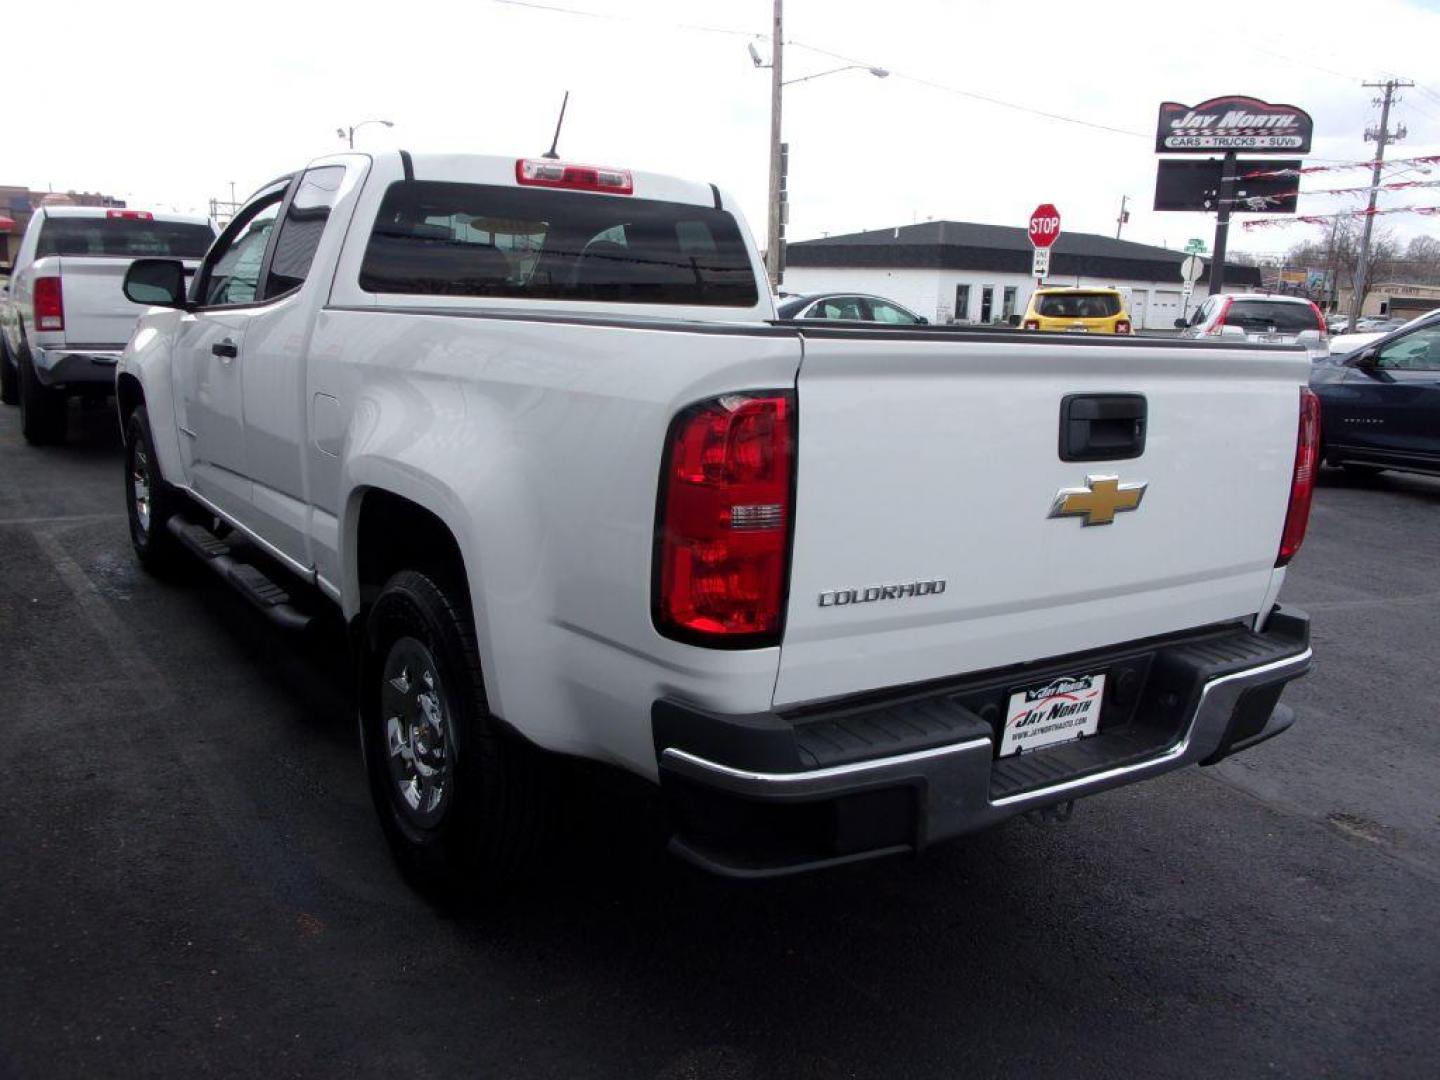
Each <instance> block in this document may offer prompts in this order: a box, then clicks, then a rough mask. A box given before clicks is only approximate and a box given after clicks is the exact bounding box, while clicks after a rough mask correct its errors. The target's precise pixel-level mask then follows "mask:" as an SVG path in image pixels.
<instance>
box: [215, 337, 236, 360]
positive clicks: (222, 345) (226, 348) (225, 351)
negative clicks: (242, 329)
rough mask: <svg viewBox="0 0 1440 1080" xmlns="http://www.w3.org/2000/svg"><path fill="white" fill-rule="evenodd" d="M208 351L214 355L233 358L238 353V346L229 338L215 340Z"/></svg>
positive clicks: (228, 358)
mask: <svg viewBox="0 0 1440 1080" xmlns="http://www.w3.org/2000/svg"><path fill="white" fill-rule="evenodd" d="M210 351H211V352H212V353H214V354H215V355H216V356H220V357H224V358H225V359H227V360H234V359H235V358H236V357H237V356H239V355H240V348H239V346H238V345H236V344H235V343H234V342H233V341H230V340H229V339H226V340H225V341H217V342H216V343H215V344H214V345H211V346H210Z"/></svg>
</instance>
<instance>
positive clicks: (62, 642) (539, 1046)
mask: <svg viewBox="0 0 1440 1080" xmlns="http://www.w3.org/2000/svg"><path fill="white" fill-rule="evenodd" d="M114 428H115V425H114V422H113V420H112V418H111V414H110V413H109V412H108V411H106V410H104V409H96V410H91V411H88V412H85V413H84V414H81V413H79V412H77V413H76V414H74V415H73V416H72V439H71V443H70V444H69V445H68V446H65V447H60V448H52V449H47V450H44V451H41V450H36V449H32V448H30V447H28V446H26V445H25V444H24V442H23V441H22V439H21V438H20V435H19V424H18V415H17V412H16V410H14V409H10V408H5V409H0V478H3V482H0V649H3V656H4V678H3V682H0V686H3V688H4V689H3V693H0V700H3V702H4V709H3V719H0V724H3V729H0V730H3V738H0V776H3V782H0V1077H40V1076H45V1077H55V1076H58V1077H82V1076H84V1077H90V1076H106V1075H121V1076H203V1075H225V1076H233V1075H256V1076H306V1077H313V1076H321V1075H380V1074H388V1075H399V1076H405V1077H413V1078H424V1077H442V1076H443V1077H449V1076H460V1075H477V1076H478V1075H484V1076H494V1077H529V1076H565V1077H591V1076H594V1077H602V1076H603V1077H610V1076H615V1077H660V1078H689V1077H720V1078H726V1080H731V1078H736V1080H738V1078H745V1077H802V1078H808V1077H832V1076H857V1077H871V1076H905V1077H932V1076H933V1077H958V1076H972V1075H973V1076H1001V1075H1008V1076H1027V1077H1031V1076H1057V1077H1090V1076H1094V1077H1100V1076H1105V1077H1111V1076H1136V1077H1143V1076H1205V1077H1214V1076H1247V1077H1248V1076H1304V1077H1311V1076H1356V1077H1360V1076H1363V1077H1384V1076H1413V1077H1422V1076H1423V1077H1433V1076H1435V1075H1437V1073H1440V722H1437V707H1436V701H1437V688H1436V679H1437V663H1436V661H1437V658H1440V649H1437V641H1440V573H1437V569H1436V567H1437V561H1436V557H1437V551H1436V539H1435V538H1436V535H1437V524H1440V481H1437V480H1431V479H1423V478H1418V477H1405V476H1401V475H1398V474H1387V475H1384V476H1381V477H1379V478H1376V479H1374V480H1372V481H1366V482H1361V481H1356V480H1354V479H1351V478H1349V477H1346V476H1343V475H1341V474H1339V473H1335V472H1329V471H1327V472H1326V473H1325V474H1324V476H1323V478H1322V486H1321V488H1320V490H1319V491H1318V493H1317V497H1316V505H1315V512H1314V518H1313V520H1312V523H1311V531H1310V538H1309V540H1308V542H1307V544H1306V547H1305V550H1304V552H1303V553H1302V554H1301V556H1300V558H1299V560H1298V561H1297V563H1296V564H1295V566H1294V568H1293V571H1292V574H1291V577H1290V579H1289V582H1288V583H1287V586H1286V591H1285V595H1284V600H1285V601H1287V602H1289V603H1293V604H1295V605H1298V606H1300V607H1304V608H1307V609H1308V610H1309V611H1310V612H1311V614H1312V615H1313V617H1314V631H1315V643H1314V644H1315V652H1316V656H1317V659H1318V667H1317V670H1316V672H1315V673H1314V674H1313V675H1312V676H1311V677H1310V678H1308V679H1307V680H1305V681H1303V682H1301V683H1299V684H1297V685H1295V686H1294V687H1292V688H1291V690H1290V691H1288V697H1287V700H1288V701H1289V702H1290V703H1291V704H1293V705H1295V706H1296V707H1297V710H1298V711H1299V713H1300V720H1299V722H1298V723H1297V724H1296V726H1295V727H1294V728H1293V729H1292V730H1291V731H1290V732H1289V733H1287V734H1286V735H1284V736H1283V737H1281V738H1279V739H1276V740H1274V741H1273V742H1270V743H1268V744H1266V745H1264V746H1261V747H1259V748H1258V749H1256V750H1254V751H1252V752H1250V753H1249V754H1246V755H1243V756H1240V757H1237V758H1235V759H1233V760H1231V761H1229V762H1226V763H1224V764H1222V765H1220V766H1218V767H1215V768H1211V769H1207V770H1196V769H1191V770H1189V771H1187V772H1183V773H1180V774H1176V775H1173V776H1170V777H1166V778H1163V779H1160V780H1157V781H1154V782H1151V783H1149V784H1142V785H1139V786H1136V787H1131V788H1127V789H1123V790H1121V791H1119V792H1114V793H1111V794H1107V795H1103V796H1100V797H1098V798H1096V799H1093V800H1090V801H1089V802H1086V803H1082V804H1081V805H1080V806H1078V807H1077V810H1076V814H1075V816H1074V818H1073V820H1072V821H1070V822H1069V823H1068V824H1066V825H1049V826H1043V827H1041V826H1035V825H1031V824H1029V823H1027V822H1024V821H1018V822H1014V823H1012V824H1010V825H1008V826H1006V827H1004V828H1002V829H1000V830H997V831H995V832H992V833H988V834H984V835H981V836H977V837H974V838H970V839H967V840H965V841H963V842H959V843H955V844H951V845H949V846H946V847H943V848H938V849H935V850H932V851H930V852H928V853H927V854H926V855H925V856H924V857H923V858H921V859H918V860H894V861H887V862H883V863H872V864H868V865H864V866H860V867H853V868H849V869H845V870H842V871H837V872H832V873H828V874H825V875H819V876H810V877H802V878H796V879H790V880H785V881H779V882H771V883H766V884H759V885H755V884H748V885H747V884H737V883H733V882H727V881H721V880H716V879H712V878H708V877H706V876H703V875H701V874H699V873H697V872H694V871H692V870H690V869H688V868H686V867H684V866H682V865H679V864H677V863H675V862H673V861H671V860H670V859H669V858H668V857H667V856H665V855H664V854H663V852H662V851H661V850H660V847H659V844H658V842H657V828H656V823H655V821H654V819H653V816H652V815H651V813H650V811H649V808H648V807H646V806H645V805H644V804H643V803H639V802H636V801H634V800H632V799H630V798H628V797H625V796H624V795H623V794H622V793H614V792H611V791H609V790H608V789H603V788H596V789H595V790H594V791H589V792H587V793H585V794H584V795H583V796H582V798H581V802H582V804H583V806H584V811H583V813H579V814H577V815H576V817H577V821H576V822H574V823H573V826H574V827H573V828H572V829H571V831H570V835H569V838H568V840H566V841H565V842H564V843H563V844H562V845H560V846H559V847H558V848H557V852H556V857H555V863H556V865H555V866H554V867H553V868H552V869H551V870H550V871H549V872H548V873H547V874H545V875H544V877H543V879H542V880H541V881H539V882H537V883H535V884H534V885H532V886H530V887H528V888H527V889H526V890H525V891H524V892H522V893H521V894H519V895H517V896H515V897H512V898H510V899H508V900H507V901H505V902H503V903H499V904H496V905H494V906H493V907H491V908H489V909H486V910H483V911H475V912H469V913H464V914H455V913H446V912H440V911H436V910H433V909H431V908H430V907H428V906H427V905H426V904H425V903H424V902H422V901H421V900H419V899H418V898H417V897H416V896H415V895H413V894H412V893H411V892H410V891H409V890H408V889H407V888H406V887H405V886H404V885H403V884H402V883H401V882H400V880H399V879H398V878H397V876H396V874H395V873H394V871H393V870H392V868H391V864H390V862H389V859H388V856H387V855H386V852H385V850H384V846H383V842H382V840H381V837H380V833H379V829H378V826H377V825H376V824H375V821H374V818H373V814H372V811H371V808H370V805H369V801H368V796H367V794H366V791H365V787H364V779H363V776H362V774H361V770H360V767H359V759H358V753H357V749H356V745H355V738H354V730H353V719H352V716H351V714H350V710H349V706H348V704H347V681H346V677H345V669H344V662H343V658H342V657H341V655H340V654H339V651H338V646H337V645H336V644H335V643H334V642H333V641H327V639H325V638H324V637H323V636H322V637H321V639H320V640H319V641H317V642H311V643H302V642H298V641H296V640H295V639H292V638H288V637H286V636H284V635H283V634H281V633H280V632H278V631H275V630H273V629H271V628H270V627H269V625H268V624H267V623H265V622H264V621H263V620H261V619H260V618H259V617H258V616H256V615H254V614H253V613H252V612H251V610H250V609H249V608H248V607H247V606H246V605H245V603H244V602H243V601H242V600H239V599H237V598H236V597H234V596H232V595H231V594H229V593H228V592H226V591H225V590H224V589H223V587H222V586H220V585H218V584H212V583H211V582H210V581H209V580H207V579H206V578H205V577H203V576H201V575H199V574H197V575H196V578H195V580H194V581H189V582H182V583H179V584H161V583H158V582H156V581H154V580H152V579H150V578H148V577H146V576H145V575H144V574H143V573H141V572H140V571H139V570H138V568H137V567H136V565H135V564H134V563H133V562H132V559H131V555H130V551H129V547H128V541H127V537H126V528H125V518H124V509H123V503H122V501H121V481H120V461H119V443H118V437H117V435H116V434H115V430H114Z"/></svg>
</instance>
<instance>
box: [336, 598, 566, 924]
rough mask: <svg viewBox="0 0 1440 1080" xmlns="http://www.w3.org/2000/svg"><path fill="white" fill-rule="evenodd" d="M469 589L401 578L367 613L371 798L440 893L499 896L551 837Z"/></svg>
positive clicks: (418, 872) (412, 872) (533, 754)
mask: <svg viewBox="0 0 1440 1080" xmlns="http://www.w3.org/2000/svg"><path fill="white" fill-rule="evenodd" d="M463 596H464V592H463V589H461V588H460V587H457V586H454V585H448V584H444V583H442V582H441V581H440V580H437V579H436V578H434V577H431V576H429V575H427V574H425V573H421V572H418V571H414V570H404V571H401V572H400V573H398V574H396V575H395V576H394V577H392V578H391V579H390V581H389V582H388V583H387V584H386V585H385V588H384V589H383V590H382V591H381V593H380V596H379V598H378V599H376V601H375V603H374V605H373V606H372V607H371V609H370V613H369V617H368V619H367V622H366V626H365V634H364V646H363V655H362V658H361V686H360V739H361V747H362V750H363V752H364V757H365V769H366V775H367V777H368V778H369V782H370V794H371V798H372V799H373V800H374V803H375V809H376V811H377V812H378V814H379V816H380V822H381V827H382V828H383V830H384V832H385V839H386V841H387V842H388V843H389V845H390V849H391V851H392V852H393V853H394V855H395V858H396V861H397V862H398V863H399V865H400V868H401V871H402V872H403V873H404V875H405V876H406V878H407V879H408V880H409V881H410V882H411V883H412V884H413V885H415V886H416V887H417V888H419V889H420V890H421V891H422V892H424V893H426V894H428V895H431V896H433V897H435V898H437V899H456V898H467V897H468V898H475V897H484V896H490V895H493V894H495V893H496V892H497V891H499V890H500V889H502V888H503V887H504V886H506V885H507V884H511V883H513V882H514V881H516V880H517V879H519V878H521V877H522V876H524V874H525V872H526V871H527V870H528V869H529V868H530V867H531V866H532V864H533V862H534V859H535V856H536V855H537V854H538V852H539V851H540V849H541V847H542V842H543V839H544V835H545V833H546V816H547V815H546V799H545V797H544V795H543V793H542V791H541V776H542V765H541V762H540V761H539V754H538V752H537V751H536V750H535V749H534V748H532V747H530V746H529V745H528V744H525V743H523V742H521V741H520V740H519V739H518V738H517V737H515V736H514V735H512V734H510V733H508V732H506V731H503V730H501V729H500V727H499V725H498V724H497V723H496V722H495V720H494V719H493V718H492V717H491V715H490V710H489V707H488V704H487V701H486V697H485V685H484V680H483V677H482V675H481V671H480V656H479V651H478V650H477V648H476V644H475V631H474V626H473V623H472V620H471V618H470V612H469V610H468V605H466V604H465V603H464V602H463V600H462V597H463ZM427 676H429V677H428V678H427ZM402 680H403V681H402ZM427 697H428V698H430V704H429V705H427V704H426V703H425V701H424V700H423V699H425V698H427ZM437 713H438V715H437ZM417 732H419V734H417ZM436 736H438V739H437V738H436ZM437 742H438V744H439V748H440V753H439V754H437V753H436V752H435V750H436V744H437ZM397 746H398V747H399V749H398V750H397V749H396V747H397ZM407 749H408V752H409V755H410V756H409V758H408V759H407V758H406V756H405V755H406V751H407ZM427 761H428V763H429V766H430V768H431V774H430V776H429V777H428V780H429V781H430V782H431V784H432V786H431V787H429V788H428V790H427V789H426V788H425V780H426V779H427V778H426V777H423V776H421V775H420V773H421V767H422V766H423V765H424V764H425V762H427ZM442 762H443V764H444V766H445V769H444V770H443V771H441V772H439V773H437V772H436V771H435V767H436V766H437V765H438V764H440V763H442ZM407 776H408V777H413V779H410V780H407V779H406V777H407ZM437 776H438V779H437ZM436 786H438V789H439V794H438V797H437V796H436V795H435V792H436Z"/></svg>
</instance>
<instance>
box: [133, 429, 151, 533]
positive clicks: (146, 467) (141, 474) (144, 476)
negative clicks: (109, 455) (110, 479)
mask: <svg viewBox="0 0 1440 1080" xmlns="http://www.w3.org/2000/svg"><path fill="white" fill-rule="evenodd" d="M130 490H131V496H130V497H131V498H132V499H133V500H134V502H135V521H136V523H137V524H138V525H139V526H140V533H141V535H142V536H149V535H150V455H149V454H147V453H146V452H145V444H144V443H143V442H140V441H137V442H136V443H135V448H134V450H133V451H132V453H131V455H130Z"/></svg>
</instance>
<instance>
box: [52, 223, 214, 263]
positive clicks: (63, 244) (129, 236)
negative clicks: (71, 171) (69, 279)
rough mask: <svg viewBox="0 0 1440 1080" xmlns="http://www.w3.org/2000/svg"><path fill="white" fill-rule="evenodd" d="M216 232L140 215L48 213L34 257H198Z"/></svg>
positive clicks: (202, 227) (204, 227) (203, 227)
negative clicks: (108, 216)
mask: <svg viewBox="0 0 1440 1080" xmlns="http://www.w3.org/2000/svg"><path fill="white" fill-rule="evenodd" d="M214 239H215V234H214V233H213V232H211V231H210V226H208V225H194V224H190V223H187V222H182V221H144V220H141V219H139V218H102V217H97V218H90V217H83V218H79V217H47V218H46V219H45V221H44V223H43V224H41V226H40V239H39V240H38V241H37V242H36V247H35V257H36V258H37V259H43V258H44V257H45V256H47V255H113V256H115V257H117V258H125V259H137V258H140V257H142V256H147V255H156V256H161V257H164V256H167V255H168V256H171V257H173V258H177V259H199V258H201V257H203V256H204V254H205V252H206V251H207V250H209V247H210V241H212V240H214Z"/></svg>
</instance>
